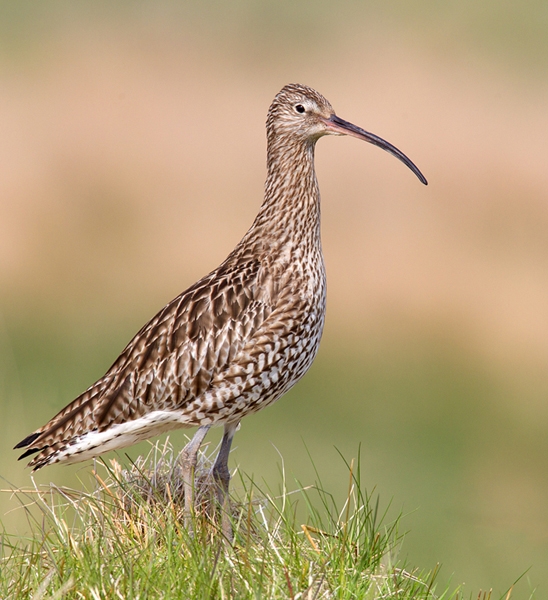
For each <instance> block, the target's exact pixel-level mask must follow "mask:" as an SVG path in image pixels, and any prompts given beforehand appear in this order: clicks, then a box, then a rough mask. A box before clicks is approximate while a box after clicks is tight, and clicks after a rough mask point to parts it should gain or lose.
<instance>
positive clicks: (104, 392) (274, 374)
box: [15, 84, 427, 537]
mask: <svg viewBox="0 0 548 600" xmlns="http://www.w3.org/2000/svg"><path fill="white" fill-rule="evenodd" d="M266 132H267V177H266V183H265V191H264V200H263V203H262V205H261V207H260V210H259V212H258V214H257V216H256V218H255V220H254V221H253V223H252V225H251V227H250V229H249V230H248V231H247V233H246V234H245V235H244V236H243V238H242V239H241V241H240V242H239V243H238V244H237V245H236V247H235V248H234V250H232V252H231V253H230V254H229V255H228V257H227V258H226V260H225V261H224V262H222V263H221V264H220V265H219V266H218V267H217V268H216V269H214V270H213V271H211V272H210V273H209V274H208V275H206V276H205V277H203V278H202V279H200V280H199V281H198V282H196V283H195V284H194V285H191V286H190V287H189V288H188V289H186V290H185V291H184V292H182V293H181V294H180V295H179V296H177V297H176V298H175V299H173V300H172V301H171V302H169V303H168V304H167V305H166V306H165V307H164V308H163V309H162V310H160V312H159V313H158V314H156V316H154V317H153V318H152V319H151V320H150V321H149V322H148V323H146V325H144V327H142V329H141V330H140V331H139V332H138V333H137V334H136V335H135V336H134V337H133V339H132V340H131V341H130V342H129V344H128V345H127V346H126V347H125V349H124V350H123V351H122V353H121V354H120V356H119V357H118V358H117V359H116V360H115V362H114V364H113V365H112V366H111V367H110V368H109V369H108V371H107V372H106V374H105V375H104V376H103V377H101V378H100V379H99V380H98V381H96V382H95V383H94V384H93V385H91V386H90V387H89V388H88V389H87V390H86V391H85V392H83V393H82V394H81V395H80V396H78V397H77V398H76V399H74V400H73V401H72V402H70V403H69V404H68V405H67V406H66V407H65V408H63V409H62V410H61V411H60V412H59V413H58V414H57V415H55V416H54V417H53V418H52V419H51V420H50V421H48V422H47V423H46V424H45V425H43V426H42V427H40V428H39V429H37V430H36V431H34V432H33V433H31V434H30V435H28V436H27V437H25V438H24V439H23V440H22V441H21V442H19V443H18V444H17V445H16V446H15V448H16V449H19V448H26V451H25V452H24V453H23V454H22V455H21V456H20V459H22V458H25V457H27V456H29V455H32V454H36V456H35V457H34V458H33V459H32V460H31V461H30V462H29V464H28V466H29V467H31V468H32V469H33V470H37V469H40V468H42V467H45V466H46V465H50V464H54V463H67V464H68V463H74V462H79V461H84V460H87V459H90V458H94V457H96V456H98V455H100V454H102V453H104V452H107V451H109V450H116V449H119V448H123V447H126V446H129V445H131V444H134V443H136V442H138V441H141V440H144V439H148V438H150V437H152V436H155V435H157V434H160V433H163V432H166V431H169V430H172V429H175V428H191V427H198V429H197V431H196V433H195V435H194V437H193V438H192V439H191V441H190V442H189V443H188V444H187V446H186V447H185V448H184V449H183V451H182V453H181V455H182V459H181V463H182V477H183V484H184V498H185V514H187V515H189V514H190V513H191V511H192V510H193V503H194V496H193V494H194V488H193V478H194V470H195V467H196V462H197V453H198V451H199V448H200V446H201V444H202V442H203V440H204V438H205V436H206V434H207V432H208V430H209V429H210V428H211V427H212V426H217V425H223V426H224V431H223V437H222V441H221V445H220V449H219V452H218V455H217V457H216V460H215V462H214V464H213V467H212V475H213V478H214V481H215V482H216V485H217V490H218V491H217V495H218V500H219V504H220V505H221V506H226V502H227V498H228V492H229V482H230V471H229V469H228V459H229V453H230V448H231V444H232V440H233V437H234V434H235V432H236V429H237V428H238V427H239V423H240V421H241V419H242V418H243V417H244V416H246V415H249V414H251V413H255V412H257V411H259V410H261V409H263V408H265V407H266V406H268V405H270V404H272V403H273V402H275V401H276V400H278V399H279V398H280V397H281V396H283V395H284V394H285V393H286V392H287V391H288V390H289V389H290V388H292V387H293V386H294V385H295V384H296V383H297V382H298V381H299V380H300V379H301V377H303V375H304V374H305V373H306V372H307V370H308V369H309V368H310V366H311V365H312V362H313V360H314V358H315V356H316V353H317V351H318V347H319V344H320V339H321V337H322V331H323V327H324V320H325V309H326V273H325V267H324V260H323V254H322V246H321V238H320V192H319V187H318V182H317V179H316V174H315V170H314V151H315V146H316V142H317V141H318V139H319V138H321V137H323V136H326V135H336V136H341V135H348V136H353V137H355V138H358V139H360V140H363V141H366V142H369V143H371V144H373V145H375V146H378V147H379V148H382V149H383V150H386V151H388V152H389V153H390V154H392V155H393V156H395V157H396V158H398V159H399V160H400V161H402V162H403V163H404V164H405V165H406V166H407V167H409V168H410V169H411V171H412V172H413V173H414V174H415V175H416V176H417V177H418V179H419V180H420V181H421V182H422V183H423V184H425V185H426V184H427V181H426V179H425V177H424V176H423V174H422V173H421V172H420V170H419V169H418V168H417V167H416V166H415V164H414V163H413V162H412V161H411V160H410V159H409V158H408V157H407V156H406V155H405V154H403V153H402V152H401V151H400V150H398V149H397V148H396V147H395V146H393V145H392V144H390V143H389V142H387V141H385V140H384V139H382V138H380V137H378V136H376V135H374V134H372V133H369V132H367V131H365V130H363V129H361V128H360V127H357V126H356V125H353V124H352V123H349V122H348V121H345V120H343V119H341V118H340V117H338V116H337V115H336V114H335V111H334V110H333V108H332V106H331V104H330V103H329V102H328V101H327V100H326V99H325V98H324V97H323V96H322V95H321V94H319V93H318V92H316V91H315V90H314V89H312V88H310V87H308V86H305V85H301V84H289V85H286V86H285V87H283V88H282V89H281V90H280V92H279V93H278V94H277V95H276V96H275V98H274V100H273V101H272V104H271V105H270V108H269V110H268V115H267V121H266ZM222 529H223V533H224V534H225V535H226V536H227V537H230V536H231V535H232V534H231V528H230V525H229V524H228V520H227V519H224V520H223V528H222Z"/></svg>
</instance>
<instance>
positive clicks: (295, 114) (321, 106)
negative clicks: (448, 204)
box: [266, 83, 427, 185]
mask: <svg viewBox="0 0 548 600" xmlns="http://www.w3.org/2000/svg"><path fill="white" fill-rule="evenodd" d="M266 126H267V135H268V138H269V142H274V140H276V139H279V138H284V139H286V140H288V139H292V140H295V141H301V142H303V143H306V144H312V145H313V144H315V143H316V141H317V140H318V139H319V138H320V137H322V136H324V135H351V136H353V137H356V138H358V139H360V140H364V141H366V142H369V143H370V144H374V145H375V146H378V147H379V148H382V149H383V150H386V151H387V152H389V153H390V154H392V155H393V156H395V157H396V158H398V159H399V160H401V161H402V162H403V163H404V164H405V165H407V166H408V167H409V168H410V169H411V171H413V173H415V175H416V176H417V177H418V178H419V180H420V181H421V182H422V183H424V184H425V185H426V184H427V181H426V178H425V177H424V175H423V174H422V173H421V172H420V171H419V169H418V168H417V167H416V166H415V164H414V163H413V162H412V161H411V160H410V159H409V158H407V156H406V155H405V154H404V153H403V152H401V151H400V150H398V149H397V148H396V147H395V146H393V145H392V144H390V143H389V142H387V141H386V140H383V139H382V138H380V137H378V136H376V135H375V134H373V133H369V132H368V131H365V130H364V129H361V127H357V126H356V125H353V124H352V123H349V122H348V121H345V120H343V119H341V118H340V117H338V116H337V115H336V114H335V111H334V110H333V107H332V106H331V104H330V103H329V102H328V101H327V100H326V99H325V98H324V97H323V96H322V95H321V94H319V93H318V92H316V91H315V90H313V89H312V88H309V87H307V86H305V85H301V84H298V83H290V84H289V85H286V86H285V87H284V88H282V89H281V90H280V91H279V92H278V94H276V97H275V98H274V100H273V102H272V104H271V105H270V109H269V110H268V117H267V121H266Z"/></svg>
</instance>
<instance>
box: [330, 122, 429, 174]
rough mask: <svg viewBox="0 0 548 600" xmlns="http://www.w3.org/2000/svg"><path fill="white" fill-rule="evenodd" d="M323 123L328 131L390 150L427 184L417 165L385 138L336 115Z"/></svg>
mask: <svg viewBox="0 0 548 600" xmlns="http://www.w3.org/2000/svg"><path fill="white" fill-rule="evenodd" d="M324 122H325V124H326V125H327V129H328V131H330V132H331V133H338V134H339V135H351V136H353V137H356V138H358V139H359V140H364V141H366V142H369V143H370V144H374V145H375V146H378V147H379V148H382V149H383V150H386V151H387V152H390V154H392V155H393V156H395V157H396V158H399V159H400V160H401V161H402V163H403V164H404V165H407V166H408V167H409V168H410V169H411V171H413V173H415V175H416V176H417V177H418V178H419V180H420V181H421V182H422V183H424V185H428V181H426V177H425V176H424V175H423V174H422V173H421V172H420V171H419V169H418V167H417V166H416V165H415V163H413V162H412V161H411V160H410V159H409V158H407V156H405V154H404V153H403V152H401V151H400V150H398V149H397V148H396V146H392V144H390V143H389V142H387V141H386V140H383V139H382V138H380V137H379V136H378V135H375V134H374V133H369V132H368V131H365V130H364V129H362V128H361V127H357V126H356V125H352V123H349V122H348V121H345V120H344V119H341V118H339V117H337V115H331V117H329V119H325V121H324Z"/></svg>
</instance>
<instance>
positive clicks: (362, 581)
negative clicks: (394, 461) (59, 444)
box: [0, 443, 488, 600]
mask: <svg viewBox="0 0 548 600" xmlns="http://www.w3.org/2000/svg"><path fill="white" fill-rule="evenodd" d="M209 467H210V461H209V459H208V457H207V456H205V455H201V457H200V464H199V467H198V469H197V477H196V494H197V509H196V514H195V515H194V534H191V533H190V532H189V531H187V530H186V529H185V528H184V525H183V518H182V517H183V504H184V502H183V500H184V497H183V489H182V482H181V477H180V469H179V462H178V456H177V455H176V454H175V453H174V451H173V448H172V447H171V446H170V445H169V443H166V444H164V445H162V446H159V445H155V446H153V447H152V450H151V451H150V453H149V455H148V456H146V457H144V458H141V459H139V460H137V461H136V462H135V463H134V464H133V465H132V466H131V468H130V469H123V468H122V467H121V466H120V464H119V463H117V462H116V461H111V462H110V464H109V465H107V464H105V463H98V465H97V467H96V471H95V472H94V485H93V486H92V487H93V489H91V491H77V490H72V489H66V488H59V487H56V486H54V485H53V484H51V485H50V486H49V487H48V488H47V489H42V488H38V487H35V488H34V489H31V490H27V491H23V490H18V491H16V492H15V493H16V496H17V498H18V500H19V501H20V503H21V506H22V510H25V511H26V513H27V515H28V519H29V522H30V525H31V535H30V536H29V537H28V538H27V539H21V538H15V537H14V536H10V535H8V534H6V533H4V534H3V535H2V537H1V544H2V550H3V554H2V563H1V570H0V597H1V598H3V599H8V598H10V599H12V598H13V599H19V598H33V599H34V600H39V599H42V598H49V599H51V598H75V599H76V598H78V599H82V598H84V599H88V598H89V599H90V600H91V599H93V600H98V599H103V598H104V599H109V600H112V599H115V598H120V599H123V600H128V599H132V598H140V599H145V598H154V599H156V598H174V599H175V598H176V599H186V598H188V599H190V598H192V599H201V598H208V599H213V598H222V599H224V598H237V599H240V598H242V599H243V598H261V599H270V598H284V599H286V598H291V599H294V600H297V599H303V600H320V599H324V598H340V599H344V598H349V599H350V598H366V599H373V598H394V599H395V598H398V600H404V599H411V598H413V599H425V600H426V599H432V600H433V599H438V600H449V599H450V598H455V599H456V598H457V597H458V593H457V592H450V591H449V588H447V587H444V588H443V590H441V591H439V589H438V588H439V585H436V583H435V578H436V571H437V569H434V570H433V571H432V572H421V571H418V570H414V569H410V568H408V567H406V566H405V565H400V564H398V562H397V551H398V547H399V544H400V541H401V536H400V535H399V533H398V526H399V522H398V521H395V522H392V523H385V522H384V516H385V515H383V514H381V513H380V511H379V503H378V499H377V500H373V498H372V497H371V496H370V495H368V494H367V493H366V492H365V491H364V490H363V489H362V488H361V487H360V473H359V465H356V466H354V465H353V464H349V465H347V467H348V470H349V488H348V496H347V498H346V501H345V502H344V505H343V506H341V507H337V506H335V503H334V501H333V499H332V497H331V496H330V494H329V493H328V492H326V491H324V490H322V488H321V486H320V485H315V486H311V487H309V488H306V489H300V490H298V491H297V492H292V493H290V492H288V491H287V490H286V487H285V477H283V473H282V480H283V483H282V490H281V492H280V493H279V494H272V493H270V492H269V491H268V490H267V491H265V490H261V489H260V488H259V487H258V486H257V485H256V484H255V483H254V482H253V481H251V480H249V479H248V478H246V477H245V476H243V475H241V474H240V475H239V480H240V484H241V485H238V486H237V487H238V488H241V490H242V491H240V492H239V498H233V499H232V501H231V513H232V517H233V523H234V532H235V538H234V544H232V545H231V544H228V543H227V542H226V541H225V540H224V539H223V538H222V536H221V535H220V533H219V526H220V524H219V523H218V521H219V519H218V517H217V515H216V513H217V510H216V508H217V507H215V505H214V500H213V498H214V495H213V493H212V489H213V488H212V482H211V479H210V477H209V476H208V470H209ZM236 483H237V482H236ZM298 506H299V509H297V507H298ZM303 513H304V514H305V522H302V521H303V518H302V517H300V518H299V516H298V515H301V514H303ZM480 597H481V596H480ZM483 598H485V599H487V598H488V596H487V595H485V596H483Z"/></svg>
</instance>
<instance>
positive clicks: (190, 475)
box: [181, 425, 210, 531]
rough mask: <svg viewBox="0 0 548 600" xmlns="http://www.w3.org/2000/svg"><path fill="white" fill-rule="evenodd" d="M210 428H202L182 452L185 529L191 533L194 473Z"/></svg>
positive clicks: (206, 426) (207, 426)
mask: <svg viewBox="0 0 548 600" xmlns="http://www.w3.org/2000/svg"><path fill="white" fill-rule="evenodd" d="M209 427H210V426H209V425H203V426H202V427H200V428H199V429H198V431H197V432H196V433H195V434H194V437H193V438H192V439H191V440H190V442H188V444H187V445H186V446H185V447H184V448H183V451H182V452H181V463H182V468H183V486H184V494H185V527H186V528H187V529H188V530H189V531H190V530H191V529H192V515H193V514H194V471H195V469H196V462H197V460H198V450H199V449H200V446H201V445H202V442H203V441H204V438H205V436H206V434H207V432H208V431H209Z"/></svg>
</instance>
